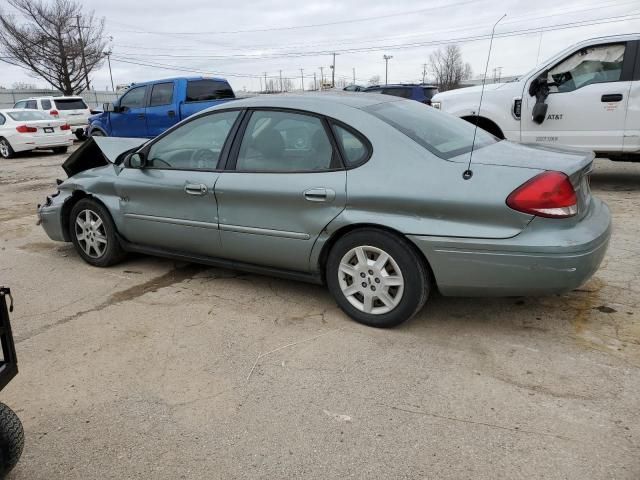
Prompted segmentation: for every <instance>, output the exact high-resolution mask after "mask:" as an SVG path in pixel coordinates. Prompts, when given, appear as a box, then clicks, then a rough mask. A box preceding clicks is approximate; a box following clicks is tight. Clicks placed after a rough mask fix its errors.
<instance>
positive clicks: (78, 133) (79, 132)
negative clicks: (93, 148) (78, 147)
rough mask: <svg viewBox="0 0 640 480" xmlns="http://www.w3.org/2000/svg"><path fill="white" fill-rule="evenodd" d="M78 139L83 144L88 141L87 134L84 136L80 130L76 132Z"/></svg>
mask: <svg viewBox="0 0 640 480" xmlns="http://www.w3.org/2000/svg"><path fill="white" fill-rule="evenodd" d="M76 138H77V139H78V140H80V141H81V142H82V141H83V140H86V139H87V137H86V136H85V134H84V133H83V132H82V131H81V130H78V131H77V132H76Z"/></svg>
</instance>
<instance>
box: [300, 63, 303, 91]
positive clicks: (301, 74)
mask: <svg viewBox="0 0 640 480" xmlns="http://www.w3.org/2000/svg"><path fill="white" fill-rule="evenodd" d="M300 85H301V86H302V91H303V92H304V68H301V69H300Z"/></svg>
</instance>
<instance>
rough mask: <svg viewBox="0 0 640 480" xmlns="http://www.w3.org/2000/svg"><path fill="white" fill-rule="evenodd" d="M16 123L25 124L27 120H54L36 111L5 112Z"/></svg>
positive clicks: (46, 114)
mask: <svg viewBox="0 0 640 480" xmlns="http://www.w3.org/2000/svg"><path fill="white" fill-rule="evenodd" d="M7 115H9V116H10V117H11V118H13V119H14V120H15V121H16V122H26V121H28V120H54V119H53V118H52V117H51V115H49V114H48V113H44V112H39V111H37V110H25V111H24V112H7Z"/></svg>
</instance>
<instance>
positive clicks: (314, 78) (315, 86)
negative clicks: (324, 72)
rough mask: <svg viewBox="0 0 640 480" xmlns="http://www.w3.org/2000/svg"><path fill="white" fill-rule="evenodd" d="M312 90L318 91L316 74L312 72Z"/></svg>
mask: <svg viewBox="0 0 640 480" xmlns="http://www.w3.org/2000/svg"><path fill="white" fill-rule="evenodd" d="M313 89H314V90H318V83H317V82H316V72H313Z"/></svg>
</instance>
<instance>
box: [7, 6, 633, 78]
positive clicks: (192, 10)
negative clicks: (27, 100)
mask: <svg viewBox="0 0 640 480" xmlns="http://www.w3.org/2000/svg"><path fill="white" fill-rule="evenodd" d="M82 3H83V5H84V7H85V8H86V10H87V11H89V10H94V11H95V14H96V15H97V16H100V17H105V18H106V33H107V35H109V36H111V37H113V40H112V42H111V49H112V51H113V55H112V62H111V65H112V69H113V78H114V82H115V84H128V83H130V82H140V81H145V80H153V79H158V78H164V77H169V76H174V75H175V76H177V75H187V74H188V71H191V72H193V73H194V74H199V73H202V72H206V73H207V74H209V75H213V74H215V75H218V76H224V77H226V78H227V79H228V80H229V81H230V82H231V84H232V86H233V87H234V89H236V90H242V89H243V88H245V87H246V89H248V90H252V89H253V90H255V89H258V88H259V87H260V80H259V78H258V76H262V75H263V74H264V72H267V75H268V76H274V77H275V76H278V75H279V71H280V70H282V72H283V76H285V77H290V78H292V79H293V80H294V81H295V85H296V86H297V87H299V85H300V69H301V68H302V69H303V70H304V75H305V85H308V84H309V83H310V82H312V81H313V73H314V72H315V73H316V74H317V76H318V78H319V76H320V68H319V67H321V66H322V67H324V69H325V75H327V76H329V75H330V70H329V65H330V64H331V61H332V57H331V55H330V54H329V52H332V51H337V52H339V55H338V56H337V57H336V76H338V77H346V78H348V79H349V82H351V81H352V77H353V70H352V69H353V68H355V70H356V83H360V84H366V83H367V81H368V80H369V79H370V78H371V77H372V76H374V75H379V76H380V77H381V79H382V81H384V74H385V71H384V60H383V59H382V56H383V54H387V55H393V59H391V60H390V61H389V83H397V82H410V81H419V80H421V78H422V64H423V63H428V58H429V54H430V53H431V52H433V51H434V50H436V49H437V48H440V47H441V45H437V44H438V43H441V44H445V43H457V44H458V45H459V46H460V47H461V49H462V53H463V56H464V59H465V61H468V62H469V63H470V64H471V67H472V69H473V73H474V77H478V76H481V75H482V73H483V71H484V63H485V61H486V56H487V49H488V46H489V41H488V40H487V39H486V38H484V39H483V38H481V39H475V40H474V38H475V37H478V36H480V37H482V36H484V35H487V34H489V33H490V32H491V28H492V26H493V24H494V23H495V21H496V20H497V19H498V18H500V16H502V15H503V14H505V13H506V14H507V17H506V18H505V19H504V20H503V21H502V22H501V23H500V24H499V25H498V28H497V29H496V34H497V35H501V34H505V33H509V32H518V31H522V30H530V33H525V32H520V34H519V35H517V36H515V35H514V36H508V37H502V38H500V37H498V38H496V39H495V40H494V46H493V51H492V54H491V61H490V65H489V76H491V75H492V72H493V68H495V67H502V76H507V75H514V74H519V73H524V72H526V71H528V70H529V69H531V68H533V67H534V66H535V65H536V61H537V60H538V59H539V60H540V61H542V60H544V59H545V58H547V57H549V56H551V55H553V54H555V53H556V52H558V51H559V50H561V49H564V48H565V47H567V46H569V45H571V44H572V43H575V42H578V41H581V40H584V39H588V38H591V37H596V36H602V35H613V34H619V33H634V32H640V2H638V0H632V1H629V0H603V1H594V0H584V1H575V0H573V1H572V0H569V1H567V2H560V1H558V0H537V1H535V2H532V1H530V0H527V1H525V0H504V1H501V2H496V1H495V0H435V1H429V2H424V1H422V2H418V1H416V0H395V1H393V2H389V1H388V0H386V1H382V0H368V1H366V2H362V1H356V0H339V1H338V0H322V1H321V0H306V1H302V2H301V1H299V0H253V1H242V2H233V1H226V2H212V1H211V0H180V1H176V0H153V1H141V2H132V1H131V0H108V1H104V0H100V1H98V0H83V1H82ZM625 15H631V16H633V17H634V18H627V19H624V20H622V21H620V19H619V17H621V16H625ZM616 17H618V18H616ZM572 22H584V23H593V22H607V23H600V24H598V25H586V26H573V25H567V24H570V23H572ZM560 25H564V26H563V27H562V29H557V28H558V26H560ZM541 28H542V29H551V28H553V29H554V30H546V31H543V32H542V33H540V29H541ZM260 30H262V31H260ZM125 62H133V63H144V64H150V65H155V66H154V67H152V66H141V65H135V64H133V63H125ZM160 65H162V66H163V68H160ZM252 76H253V77H252ZM428 76H429V75H428ZM18 81H24V82H28V83H33V84H36V85H37V86H39V87H45V86H46V84H45V82H44V81H43V80H40V79H37V78H33V77H31V76H30V75H29V74H28V72H27V71H25V70H21V69H19V68H17V67H13V66H10V65H7V64H3V63H0V85H2V86H5V87H10V86H11V85H12V84H13V83H14V82H18ZM91 81H92V85H93V86H94V88H96V89H98V90H103V89H105V88H107V87H109V88H110V80H109V70H108V68H107V64H106V62H105V64H104V65H103V66H102V67H101V68H100V69H99V70H97V71H95V72H93V73H92V74H91Z"/></svg>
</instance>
